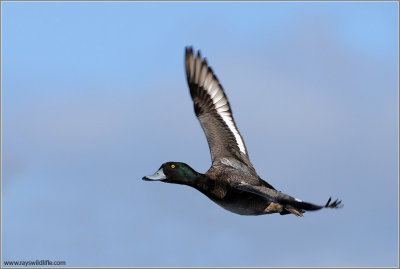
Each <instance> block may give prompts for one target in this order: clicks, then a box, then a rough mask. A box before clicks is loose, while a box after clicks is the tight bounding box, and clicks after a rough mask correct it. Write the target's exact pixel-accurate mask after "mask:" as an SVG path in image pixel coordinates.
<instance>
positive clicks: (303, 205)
mask: <svg viewBox="0 0 400 269" xmlns="http://www.w3.org/2000/svg"><path fill="white" fill-rule="evenodd" d="M231 187H232V188H235V189H238V190H240V191H244V192H249V193H252V194H256V195H259V196H261V197H263V198H265V199H267V200H269V201H271V202H274V203H278V204H280V205H283V206H284V208H285V209H286V210H288V211H289V212H291V213H293V214H295V215H297V216H302V213H304V212H305V211H314V210H319V209H322V208H340V207H342V204H341V203H342V201H340V200H338V199H336V200H335V201H333V202H331V200H332V199H331V198H329V200H328V202H326V204H325V205H315V204H311V203H307V202H304V201H302V200H300V199H296V198H293V197H292V196H290V195H287V194H284V193H282V192H280V191H277V190H274V189H271V188H268V187H266V186H254V185H250V184H247V183H245V182H241V183H239V184H237V183H233V184H231Z"/></svg>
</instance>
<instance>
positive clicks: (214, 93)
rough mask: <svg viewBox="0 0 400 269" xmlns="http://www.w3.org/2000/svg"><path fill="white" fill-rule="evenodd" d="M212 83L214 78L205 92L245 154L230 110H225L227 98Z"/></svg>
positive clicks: (227, 108) (226, 108)
mask: <svg viewBox="0 0 400 269" xmlns="http://www.w3.org/2000/svg"><path fill="white" fill-rule="evenodd" d="M213 84H214V80H213V81H212V82H211V84H210V86H209V88H208V90H207V93H208V94H209V95H210V97H211V100H212V101H213V104H214V106H215V109H216V110H217V113H218V114H219V115H220V116H221V118H222V119H223V120H224V122H225V123H226V125H227V126H228V127H229V130H231V132H232V133H233V135H234V136H235V139H236V143H237V145H238V146H239V149H240V151H241V152H243V153H244V154H247V152H246V148H245V146H244V142H243V140H242V137H241V136H240V134H239V132H238V130H237V129H236V127H235V124H234V123H233V119H232V115H231V113H230V112H227V111H228V110H229V107H228V106H227V104H228V100H227V99H226V98H225V97H224V95H223V92H222V90H221V89H220V88H219V87H216V88H215V89H213V88H212V85H213ZM217 85H218V84H217ZM217 103H218V104H217Z"/></svg>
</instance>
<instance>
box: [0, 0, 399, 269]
mask: <svg viewBox="0 0 400 269" xmlns="http://www.w3.org/2000/svg"><path fill="white" fill-rule="evenodd" d="M1 5H2V6H1V7H2V14H1V15H2V17H1V19H2V24H1V25H2V29H1V32H2V41H1V42H2V43H1V48H2V58H1V59H2V62H1V64H2V85H1V86H2V106H1V107H2V167H3V169H2V239H1V240H2V259H3V261H7V260H36V259H39V260H40V259H49V260H65V261H66V262H67V265H68V266H262V267H277V266H304V267H308V266H332V267H337V266H359V267H361V266H398V120H399V119H398V108H399V107H398V98H399V96H398V86H399V85H398V72H399V70H398V57H399V55H398V3H397V2H246V3H244V2H215V3H214V2H184V3H180V2H167V3H164V2H163V3H160V2H150V3H145V2H112V3H111V2H2V3H1ZM187 45H193V46H194V47H195V49H201V52H202V54H203V55H204V56H206V57H207V59H208V62H209V64H210V65H211V66H212V67H213V69H214V71H215V72H216V74H217V76H218V78H219V79H220V82H221V84H222V85H223V87H224V88H225V91H226V93H227V95H228V98H229V101H230V103H231V107H232V110H233V114H234V117H235V120H236V123H237V125H238V128H239V130H240V132H241V134H242V136H243V138H244V140H245V143H246V146H247V149H248V151H249V154H250V159H251V161H252V163H253V165H254V167H255V168H256V170H257V172H258V173H259V175H260V176H261V177H262V178H263V179H265V180H267V181H268V182H269V183H271V184H272V185H273V186H274V187H275V188H277V189H279V190H281V191H283V192H286V193H288V194H290V195H293V196H295V197H298V198H300V199H302V200H305V201H310V202H314V203H324V202H325V201H326V199H327V198H328V197H329V196H333V197H338V198H340V199H342V200H343V202H344V204H345V207H344V208H343V209H341V210H322V211H319V212H310V213H307V214H305V216H304V218H296V217H295V216H292V215H289V216H280V215H265V216H257V217H246V216H239V215H234V214H232V213H230V212H228V211H225V210H223V209H222V208H220V207H219V206H217V205H216V204H214V203H212V202H211V201H209V200H208V198H206V197H205V196H203V195H202V194H201V193H199V192H197V191H196V190H193V189H190V188H188V187H186V186H180V185H173V184H164V183H160V182H156V183H154V182H144V181H142V180H141V177H142V176H144V175H147V174H149V173H153V172H154V171H155V170H156V169H157V168H158V167H159V166H160V165H161V163H163V162H166V161H183V162H186V163H188V164H189V165H190V166H191V167H193V168H194V169H196V170H197V171H199V172H205V171H207V169H208V168H209V166H210V164H211V162H210V155H209V151H208V146H207V141H206V139H205V135H204V133H203V132H202V129H201V127H200V125H199V123H198V121H197V119H196V118H195V115H194V113H193V106H192V101H191V99H190V95H189V91H188V89H187V85H186V81H185V75H184V69H183V68H184V65H183V57H184V47H185V46H187Z"/></svg>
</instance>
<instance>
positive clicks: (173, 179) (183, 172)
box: [142, 162, 199, 185]
mask: <svg viewBox="0 0 400 269" xmlns="http://www.w3.org/2000/svg"><path fill="white" fill-rule="evenodd" d="M198 175H199V173H197V172H196V171H194V170H193V169H192V168H191V167H190V166H189V165H187V164H186V163H180V162H167V163H164V164H162V165H161V167H160V169H158V171H157V172H155V173H154V174H153V175H150V176H145V177H143V178H142V179H143V180H147V181H163V182H168V183H176V184H185V185H192V184H193V183H194V181H195V179H196V177H197V176H198Z"/></svg>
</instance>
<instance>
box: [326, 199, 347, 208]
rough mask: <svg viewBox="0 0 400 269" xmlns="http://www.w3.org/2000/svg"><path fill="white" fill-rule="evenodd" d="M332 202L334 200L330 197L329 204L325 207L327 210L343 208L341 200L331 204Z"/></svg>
mask: <svg viewBox="0 0 400 269" xmlns="http://www.w3.org/2000/svg"><path fill="white" fill-rule="evenodd" d="M331 200H332V197H329V200H328V202H326V204H325V206H324V207H325V208H341V207H343V205H342V201H341V200H338V199H336V200H335V201H334V202H332V203H330V202H331Z"/></svg>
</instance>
